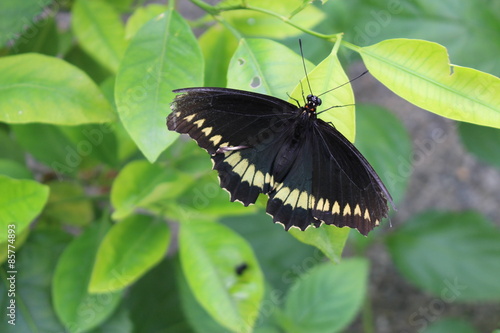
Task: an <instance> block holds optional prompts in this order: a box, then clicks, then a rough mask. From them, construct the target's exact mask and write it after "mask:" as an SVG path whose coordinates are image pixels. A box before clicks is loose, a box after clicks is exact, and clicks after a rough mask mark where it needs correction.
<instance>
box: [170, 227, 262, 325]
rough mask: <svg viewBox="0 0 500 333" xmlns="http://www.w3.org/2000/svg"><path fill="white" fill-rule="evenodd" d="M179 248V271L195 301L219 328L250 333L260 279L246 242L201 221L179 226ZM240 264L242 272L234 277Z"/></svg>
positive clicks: (233, 234) (252, 255) (257, 307)
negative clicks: (219, 325)
mask: <svg viewBox="0 0 500 333" xmlns="http://www.w3.org/2000/svg"><path fill="white" fill-rule="evenodd" d="M179 248H180V258H181V264H182V270H183V272H184V275H185V276H186V279H187V281H188V284H189V287H190V288H191V290H192V292H193V294H194V295H195V297H196V299H197V300H198V302H199V303H200V304H201V305H202V306H203V307H204V308H205V310H206V311H207V312H208V313H209V314H210V315H211V316H212V317H213V318H214V319H215V320H217V321H218V322H219V323H220V324H222V325H223V326H225V327H227V328H229V329H231V330H233V331H237V332H251V330H252V327H253V326H254V323H255V320H256V319H257V316H258V314H259V306H260V302H261V300H262V296H263V294H264V279H263V276H262V272H261V270H260V267H259V264H258V262H257V259H256V258H255V256H254V254H253V251H252V249H251V247H250V246H249V245H248V243H247V242H246V241H245V240H244V239H243V238H242V237H241V236H239V235H237V234H236V233H235V232H233V231H231V230H230V229H229V228H227V227H225V226H223V225H221V224H219V223H215V222H206V221H203V222H191V223H183V224H181V229H180V234H179ZM241 265H246V269H244V270H243V272H242V273H240V274H238V273H237V268H238V267H240V266H241ZM208 286H209V287H208Z"/></svg>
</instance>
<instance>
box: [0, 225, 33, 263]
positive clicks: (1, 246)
mask: <svg viewBox="0 0 500 333" xmlns="http://www.w3.org/2000/svg"><path fill="white" fill-rule="evenodd" d="M29 234H30V228H24V230H23V231H21V232H16V233H15V237H14V238H11V239H8V240H6V241H4V242H0V264H2V263H4V262H5V261H7V257H8V255H9V250H12V249H14V250H15V251H16V252H18V251H19V250H20V249H21V247H22V246H23V245H24V243H25V242H26V239H27V238H28V236H29ZM9 245H14V246H15V247H14V248H12V247H11V248H9ZM10 254H11V255H12V252H11V253H10Z"/></svg>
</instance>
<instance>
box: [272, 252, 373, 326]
mask: <svg viewBox="0 0 500 333" xmlns="http://www.w3.org/2000/svg"><path fill="white" fill-rule="evenodd" d="M367 279H368V262H367V261H366V260H364V259H360V258H356V259H349V260H343V261H342V262H341V263H340V264H339V265H334V264H332V263H325V264H321V265H318V266H316V267H314V268H312V269H311V270H310V271H308V272H307V273H305V274H303V275H302V276H300V277H299V278H298V279H297V281H296V282H295V284H294V285H293V286H292V287H291V289H290V292H289V293H288V295H287V298H286V301H285V309H284V312H283V315H282V318H281V319H282V320H281V324H282V326H283V328H284V329H285V331H286V332H288V333H295V332H297V333H298V332H310V333H322V332H330V333H333V332H339V331H340V330H342V329H343V328H345V327H346V326H347V325H348V324H349V323H350V322H351V321H352V320H353V319H354V317H355V316H356V314H357V313H358V311H359V310H360V308H361V304H362V303H363V299H364V297H365V294H366V285H367Z"/></svg>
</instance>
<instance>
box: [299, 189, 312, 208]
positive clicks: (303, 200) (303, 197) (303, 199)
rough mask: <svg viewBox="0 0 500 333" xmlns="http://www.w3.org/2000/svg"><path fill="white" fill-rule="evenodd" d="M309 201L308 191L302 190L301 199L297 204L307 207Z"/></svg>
mask: <svg viewBox="0 0 500 333" xmlns="http://www.w3.org/2000/svg"><path fill="white" fill-rule="evenodd" d="M308 202H309V198H308V194H307V192H305V191H304V192H301V193H300V196H299V200H298V201H297V206H299V207H302V208H304V209H307V204H308Z"/></svg>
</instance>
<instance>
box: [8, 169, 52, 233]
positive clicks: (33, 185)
mask: <svg viewBox="0 0 500 333" xmlns="http://www.w3.org/2000/svg"><path fill="white" fill-rule="evenodd" d="M0 188H1V189H2V192H1V194H0V228H1V230H4V231H3V232H1V233H0V243H2V242H4V241H6V240H7V235H8V233H7V230H8V225H11V224H14V225H15V227H14V229H15V231H16V233H18V234H20V233H21V232H22V231H23V230H24V229H25V228H26V227H28V226H29V224H30V223H31V222H32V221H33V220H34V219H35V217H36V216H37V215H38V214H40V212H41V211H42V209H43V207H44V206H45V203H46V202H47V199H48V197H49V188H48V186H46V185H43V184H40V183H38V182H36V181H33V180H27V179H12V178H10V177H7V176H3V175H0Z"/></svg>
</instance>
